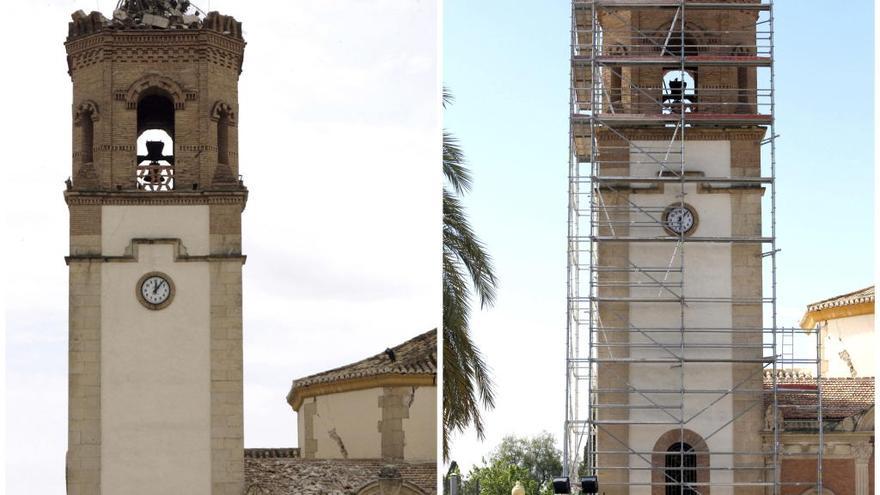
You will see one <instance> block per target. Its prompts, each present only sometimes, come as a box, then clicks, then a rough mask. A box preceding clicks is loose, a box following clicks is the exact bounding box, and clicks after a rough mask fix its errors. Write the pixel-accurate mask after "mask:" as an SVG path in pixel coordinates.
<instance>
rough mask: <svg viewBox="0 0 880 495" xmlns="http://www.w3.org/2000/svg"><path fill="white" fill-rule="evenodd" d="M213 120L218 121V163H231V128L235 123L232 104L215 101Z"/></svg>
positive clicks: (212, 113) (212, 112) (212, 111)
mask: <svg viewBox="0 0 880 495" xmlns="http://www.w3.org/2000/svg"><path fill="white" fill-rule="evenodd" d="M211 120H213V121H214V122H216V123H217V163H221V164H224V165H229V162H230V161H231V160H230V159H229V128H230V127H232V126H234V125H235V112H234V111H233V109H232V105H230V104H228V103H226V102H224V101H217V102H216V103H214V108H213V109H212V110H211Z"/></svg>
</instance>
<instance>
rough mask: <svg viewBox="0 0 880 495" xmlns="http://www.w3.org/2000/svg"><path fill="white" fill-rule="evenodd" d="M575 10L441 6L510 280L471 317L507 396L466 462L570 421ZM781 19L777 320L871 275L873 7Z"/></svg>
mask: <svg viewBox="0 0 880 495" xmlns="http://www.w3.org/2000/svg"><path fill="white" fill-rule="evenodd" d="M569 17H570V7H569V2H567V1H561V0H554V1H547V0H542V1H520V2H507V1H500V0H482V1H480V2H472V1H467V0H446V1H445V3H444V16H443V19H444V20H443V22H444V32H443V49H444V53H443V63H444V67H443V79H444V83H445V84H446V86H447V87H448V88H449V89H450V90H451V91H452V93H453V94H454V96H455V100H456V101H455V103H454V104H453V105H452V106H451V107H450V108H449V109H448V110H447V111H446V113H445V115H444V126H445V127H446V128H447V129H448V130H450V131H452V132H453V133H454V134H455V135H456V136H457V137H458V138H459V139H460V141H461V145H462V147H463V148H464V151H465V154H466V156H467V158H468V161H469V164H470V167H471V170H472V172H473V175H474V189H473V192H472V193H471V194H470V196H468V198H467V200H466V204H467V206H468V208H469V214H470V217H471V219H472V221H473V224H474V227H475V228H476V230H477V231H478V233H479V235H480V236H481V237H482V240H483V241H484V242H485V243H486V245H487V246H488V248H489V251H490V253H491V254H492V255H493V257H494V259H495V264H496V270H497V272H498V275H499V278H500V281H501V287H500V289H499V296H498V303H497V305H496V307H495V308H493V309H492V310H490V311H485V312H482V313H480V314H478V315H477V316H476V317H475V320H474V325H473V327H474V334H475V338H476V340H477V343H478V344H479V345H480V346H481V349H482V350H483V351H484V353H485V354H486V358H487V360H488V362H489V364H490V365H491V366H492V368H493V371H494V374H495V377H496V388H497V394H498V401H497V402H498V403H497V407H496V410H495V411H494V412H491V413H488V414H487V418H486V419H487V423H488V425H489V427H488V430H487V440H486V442H484V443H482V444H481V443H479V442H477V441H476V440H475V435H474V434H473V433H472V432H468V433H467V434H465V435H463V436H460V437H457V438H456V439H455V444H454V445H453V449H452V458H453V459H456V460H457V461H458V462H459V464H461V465H463V466H464V467H465V469H466V468H467V466H469V465H470V464H471V463H474V462H478V461H479V459H480V457H481V456H483V455H484V454H485V453H487V452H488V451H489V450H490V449H491V448H493V447H494V446H495V445H496V444H497V443H498V441H499V440H500V438H501V437H502V436H503V435H505V434H512V433H515V434H519V435H531V434H535V433H538V432H540V431H541V430H547V431H550V432H551V433H554V434H555V435H557V437H559V435H560V434H561V431H562V420H563V397H564V395H563V394H564V383H563V378H564V361H563V360H564V328H565V326H564V325H565V263H566V260H565V235H566V221H567V218H566V207H567V183H566V177H567V173H568V169H567V167H568V120H567V116H568V85H569V82H568V77H569V76H568V75H569V65H568V57H569V48H568V46H569V25H570V21H569ZM775 21H776V29H775V32H776V33H775V34H776V103H777V111H776V117H777V127H776V132H777V133H778V134H780V135H781V138H780V139H779V140H778V142H777V145H778V147H777V178H778V181H777V184H778V187H777V200H778V204H777V228H778V230H777V237H778V247H779V248H781V249H782V252H781V254H780V255H779V258H778V263H779V269H778V272H777V275H778V281H779V283H778V296H779V299H778V302H779V312H780V320H779V324H780V325H784V326H793V325H796V324H797V319H798V318H799V316H800V315H801V314H802V312H803V309H804V307H805V305H806V304H808V303H810V302H812V301H815V300H818V299H823V298H826V297H830V296H833V295H836V294H840V293H843V292H848V291H852V290H856V289H859V288H862V287H865V286H867V285H870V284H871V283H872V280H873V273H874V268H873V250H874V245H873V224H874V222H873V211H874V206H873V193H874V186H873V184H874V180H873V174H874V166H873V137H874V128H873V115H872V112H873V95H874V93H873V60H874V56H873V9H872V2H870V0H851V1H847V2H835V3H833V4H831V3H828V2H819V1H816V0H797V1H794V0H786V1H780V2H776V4H775Z"/></svg>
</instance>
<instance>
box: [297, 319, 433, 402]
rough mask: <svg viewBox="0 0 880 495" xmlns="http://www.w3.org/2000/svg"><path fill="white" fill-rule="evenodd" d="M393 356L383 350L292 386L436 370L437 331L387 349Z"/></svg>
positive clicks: (303, 379) (306, 378)
mask: <svg viewBox="0 0 880 495" xmlns="http://www.w3.org/2000/svg"><path fill="white" fill-rule="evenodd" d="M390 350H391V351H392V353H393V354H394V359H392V358H391V356H389V354H388V353H386V352H384V351H383V352H380V353H379V354H376V355H375V356H372V357H369V358H367V359H364V360H361V361H358V362H356V363H351V364H348V365H345V366H341V367H339V368H335V369H332V370H329V371H324V372H322V373H317V374H314V375H310V376H306V377H303V378H299V379H297V380H294V381H293V385H292V387H291V393H293V389H296V388H299V387H307V386H309V385H315V384H318V383H328V382H334V381H338V380H346V379H350V378H364V377H369V376H376V375H385V374H400V375H412V374H420V375H427V374H432V375H436V374H437V331H436V330H431V331H429V332H425V333H423V334H421V335H419V336H418V337H415V338H413V339H410V340H407V341H406V342H404V343H402V344H400V345H398V346H395V347H392V348H391V349H390Z"/></svg>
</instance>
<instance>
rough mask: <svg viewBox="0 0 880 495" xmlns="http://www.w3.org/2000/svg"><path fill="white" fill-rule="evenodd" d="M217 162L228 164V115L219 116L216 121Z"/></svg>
mask: <svg viewBox="0 0 880 495" xmlns="http://www.w3.org/2000/svg"><path fill="white" fill-rule="evenodd" d="M217 161H218V162H219V163H223V164H229V114H227V113H223V114H221V115H220V120H218V121H217Z"/></svg>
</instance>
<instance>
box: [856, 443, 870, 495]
mask: <svg viewBox="0 0 880 495" xmlns="http://www.w3.org/2000/svg"><path fill="white" fill-rule="evenodd" d="M873 453H874V446H873V445H871V443H870V442H861V443H857V444H855V445H853V454H855V473H854V474H855V482H856V492H855V495H868V494H869V492H870V484H869V472H868V466H869V464H870V462H871V456H872V455H873Z"/></svg>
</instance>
